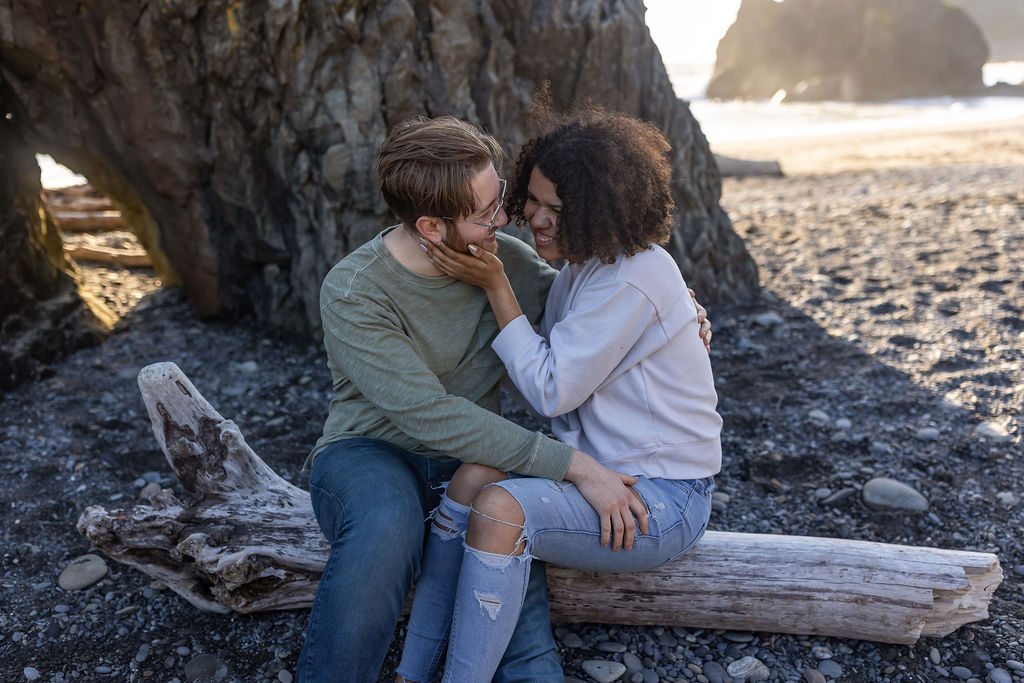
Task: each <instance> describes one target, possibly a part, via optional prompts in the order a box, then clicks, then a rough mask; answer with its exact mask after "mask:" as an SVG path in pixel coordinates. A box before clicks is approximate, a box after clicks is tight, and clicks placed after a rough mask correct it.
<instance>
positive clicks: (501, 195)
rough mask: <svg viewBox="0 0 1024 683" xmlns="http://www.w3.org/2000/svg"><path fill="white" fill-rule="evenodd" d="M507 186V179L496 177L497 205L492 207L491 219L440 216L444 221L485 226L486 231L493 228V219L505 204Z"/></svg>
mask: <svg viewBox="0 0 1024 683" xmlns="http://www.w3.org/2000/svg"><path fill="white" fill-rule="evenodd" d="M506 187H508V181H507V180H505V179H504V178H498V205H497V206H495V207H494V213H493V214H491V220H489V221H487V222H486V223H481V222H480V221H472V220H470V219H468V218H452V217H450V216H441V218H443V219H445V220H446V221H466V222H467V223H472V224H473V225H479V226H480V227H482V228H487V230H488V231H491V230H494V221H496V220H498V213H499V212H501V207H502V206H504V205H505V188H506Z"/></svg>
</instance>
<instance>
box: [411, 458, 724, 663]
mask: <svg viewBox="0 0 1024 683" xmlns="http://www.w3.org/2000/svg"><path fill="white" fill-rule="evenodd" d="M491 486H500V487H502V488H504V489H505V490H506V491H508V492H509V493H510V494H511V495H512V496H513V497H514V498H515V499H516V501H518V503H519V504H520V506H522V508H523V513H524V516H525V520H526V523H525V525H524V526H525V528H524V529H523V534H522V538H523V540H525V541H526V549H525V551H524V552H523V553H522V554H521V555H508V556H506V555H499V554H494V553H487V552H483V551H481V550H477V549H475V548H471V547H469V546H464V550H463V544H462V543H461V541H460V536H461V534H459V533H458V531H461V532H464V531H465V528H466V521H465V520H466V518H467V517H468V514H469V510H468V508H466V507H465V506H459V505H458V504H457V503H454V502H453V501H450V500H449V499H448V498H447V496H444V497H442V503H441V506H439V508H438V512H443V513H445V514H444V517H443V518H442V519H445V520H446V521H445V524H449V523H448V521H447V520H450V521H451V524H449V526H450V527H452V528H455V529H456V532H455V533H452V531H449V530H443V529H438V528H437V526H436V525H434V526H432V533H431V534H430V535H429V539H428V541H427V551H426V554H427V556H428V558H430V559H429V560H427V561H426V562H425V566H424V577H423V578H422V579H421V581H420V586H419V587H418V588H417V594H416V599H415V603H414V605H413V613H412V616H411V618H410V622H409V636H408V637H407V638H406V650H405V652H404V653H403V656H402V663H401V664H400V665H399V667H398V672H399V673H401V674H402V675H403V676H404V677H405V678H406V679H407V680H410V681H427V680H430V677H431V675H432V673H433V669H434V667H435V666H436V664H437V663H438V660H439V659H440V655H441V652H442V650H443V647H444V644H445V640H446V637H445V636H446V634H448V633H450V635H448V637H447V644H448V657H447V660H446V663H445V673H444V680H445V681H446V682H448V681H451V682H458V683H474V682H478V681H479V682H483V683H486V681H490V680H491V677H492V676H493V674H494V671H495V669H496V668H497V666H498V663H499V662H500V661H501V658H502V655H503V654H504V652H505V648H506V647H507V645H508V643H509V640H510V638H511V637H512V633H513V631H514V630H515V628H516V624H517V622H518V620H519V615H520V610H521V607H522V604H523V600H524V598H525V595H526V586H527V579H528V577H529V573H530V566H531V562H532V560H533V559H535V558H536V559H539V560H544V561H545V562H551V563H554V564H558V565H561V566H563V567H571V568H574V569H583V570H589V571H610V572H629V571H643V570H646V569H652V568H654V567H658V566H660V565H662V564H665V563H667V562H670V561H671V560H673V559H675V558H676V557H678V556H679V555H682V554H683V553H684V552H686V551H687V550H689V549H690V547H692V546H693V544H694V543H696V542H697V541H698V540H699V539H700V537H701V536H703V535H704V530H705V529H706V528H707V522H708V518H709V517H710V515H711V492H712V491H713V490H714V479H713V478H711V477H707V478H705V479H697V480H670V479H647V478H645V477H640V480H639V481H638V482H637V483H636V484H635V485H634V486H633V489H634V490H635V491H636V492H637V493H639V494H640V497H641V498H642V499H643V501H644V504H645V505H646V507H647V510H648V519H647V524H648V529H647V533H646V534H641V533H640V531H639V527H638V528H637V532H636V536H635V541H634V543H633V548H632V549H631V550H628V551H626V550H620V551H618V552H613V551H612V550H611V547H610V544H609V546H607V547H602V546H601V545H600V535H601V531H600V522H599V519H598V516H597V513H596V512H595V511H594V509H593V508H592V507H590V504H589V503H588V502H587V501H586V499H585V498H584V497H583V495H582V494H581V493H580V492H579V490H577V488H576V487H575V486H574V485H573V484H571V483H570V482H565V481H561V482H556V481H551V480H549V479H538V478H512V479H509V480H507V481H502V482H498V483H496V484H491ZM435 514H436V513H435ZM428 574H429V578H428ZM453 603H454V607H451V605H452V604H453ZM449 615H450V616H449Z"/></svg>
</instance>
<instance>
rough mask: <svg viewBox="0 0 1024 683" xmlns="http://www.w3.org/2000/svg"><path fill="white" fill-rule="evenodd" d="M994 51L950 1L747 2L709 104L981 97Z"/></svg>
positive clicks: (722, 56)
mask: <svg viewBox="0 0 1024 683" xmlns="http://www.w3.org/2000/svg"><path fill="white" fill-rule="evenodd" d="M987 59H988V47H987V44H986V42H985V39H984V37H983V36H982V34H981V31H980V29H979V28H978V27H977V25H976V24H975V23H974V22H973V21H972V20H971V19H970V18H969V17H968V16H967V15H966V14H965V13H964V12H963V11H962V10H960V9H958V8H956V7H953V6H951V5H949V4H947V3H944V2H941V1H940V0H843V2H833V1H831V0H786V1H785V2H782V3H778V2H775V1H774V0H743V2H742V4H741V5H740V9H739V12H738V13H737V16H736V22H735V23H734V24H733V25H732V26H731V27H730V28H729V30H728V31H727V32H726V34H725V36H724V37H723V38H722V40H721V42H719V44H718V55H717V59H716V61H715V69H714V72H713V74H712V77H711V82H710V84H709V85H708V90H707V93H708V96H709V97H720V98H769V97H772V96H773V95H775V94H776V93H777V92H778V91H779V90H784V91H785V92H786V99H787V100H885V99H895V98H901V97H926V96H937V95H966V94H980V92H981V91H982V88H983V83H982V78H981V67H982V66H983V65H984V64H985V62H986V60H987Z"/></svg>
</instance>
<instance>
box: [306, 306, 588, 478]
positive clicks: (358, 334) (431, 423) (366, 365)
mask: <svg viewBox="0 0 1024 683" xmlns="http://www.w3.org/2000/svg"><path fill="white" fill-rule="evenodd" d="M321 315H322V317H323V322H324V346H325V347H326V349H327V355H328V357H329V358H330V359H331V362H332V363H334V364H335V365H337V367H338V368H339V370H341V371H342V372H343V373H344V374H345V375H346V376H347V377H348V378H349V379H350V380H351V381H352V383H353V384H354V385H355V387H356V388H357V389H358V390H359V391H360V393H362V394H363V396H364V397H365V398H366V399H367V400H368V401H370V402H371V403H373V404H374V405H376V406H377V407H378V408H379V409H380V410H381V412H382V413H383V414H384V415H385V416H386V417H387V419H388V420H390V421H391V422H392V424H394V425H395V426H396V427H398V429H400V430H401V431H402V432H404V433H406V434H408V435H409V436H410V437H412V438H413V439H416V440H417V441H419V442H420V443H422V444H423V445H424V446H426V447H427V448H429V449H432V450H435V451H438V452H440V453H446V454H449V455H451V456H452V457H455V458H457V459H459V460H462V461H464V462H475V463H482V464H486V465H490V466H492V467H496V468H498V469H501V470H503V471H515V472H519V473H521V474H527V475H531V476H536V477H546V478H549V479H556V480H558V479H562V478H563V477H564V476H565V471H566V469H567V468H568V466H569V459H570V457H571V455H572V448H571V447H570V446H568V445H566V444H563V443H560V442H558V441H555V440H554V439H550V438H548V437H546V436H544V435H543V434H540V433H539V432H532V431H530V430H528V429H524V428H523V427H520V426H518V425H516V424H514V423H512V422H509V421H508V420H506V419H504V418H502V417H501V416H499V415H495V414H494V413H492V412H490V411H489V410H487V409H485V408H482V407H480V406H478V405H477V404H475V403H473V402H472V401H470V400H468V399H466V398H463V397H461V396H455V395H452V394H450V393H448V392H447V390H446V389H445V387H444V385H443V384H442V383H441V381H440V380H439V379H438V378H437V376H436V375H435V374H434V373H433V372H431V370H430V369H429V367H428V366H427V365H426V363H425V362H424V361H423V359H422V358H421V357H420V356H419V354H418V353H417V352H416V349H415V347H414V345H413V342H412V340H411V339H410V338H409V337H408V336H407V335H406V334H405V333H404V332H403V330H402V328H401V324H400V322H399V321H398V319H397V317H396V316H394V314H393V313H391V312H390V311H388V310H387V309H386V308H384V307H383V306H381V305H379V304H377V303H372V302H362V301H352V300H350V299H335V300H333V301H330V302H329V303H327V304H326V305H325V306H324V307H323V310H322V311H321Z"/></svg>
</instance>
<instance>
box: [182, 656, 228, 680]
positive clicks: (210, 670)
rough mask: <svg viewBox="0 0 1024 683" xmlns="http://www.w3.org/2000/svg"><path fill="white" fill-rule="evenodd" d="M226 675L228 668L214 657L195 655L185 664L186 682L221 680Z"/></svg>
mask: <svg viewBox="0 0 1024 683" xmlns="http://www.w3.org/2000/svg"><path fill="white" fill-rule="evenodd" d="M227 675H228V666H227V664H225V663H224V662H222V661H220V659H218V658H217V657H216V656H215V655H196V656H195V657H193V658H192V659H190V660H189V661H188V662H187V663H186V664H185V680H186V681H204V680H208V679H210V680H217V681H219V680H221V679H222V678H225V677H226V676H227Z"/></svg>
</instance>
